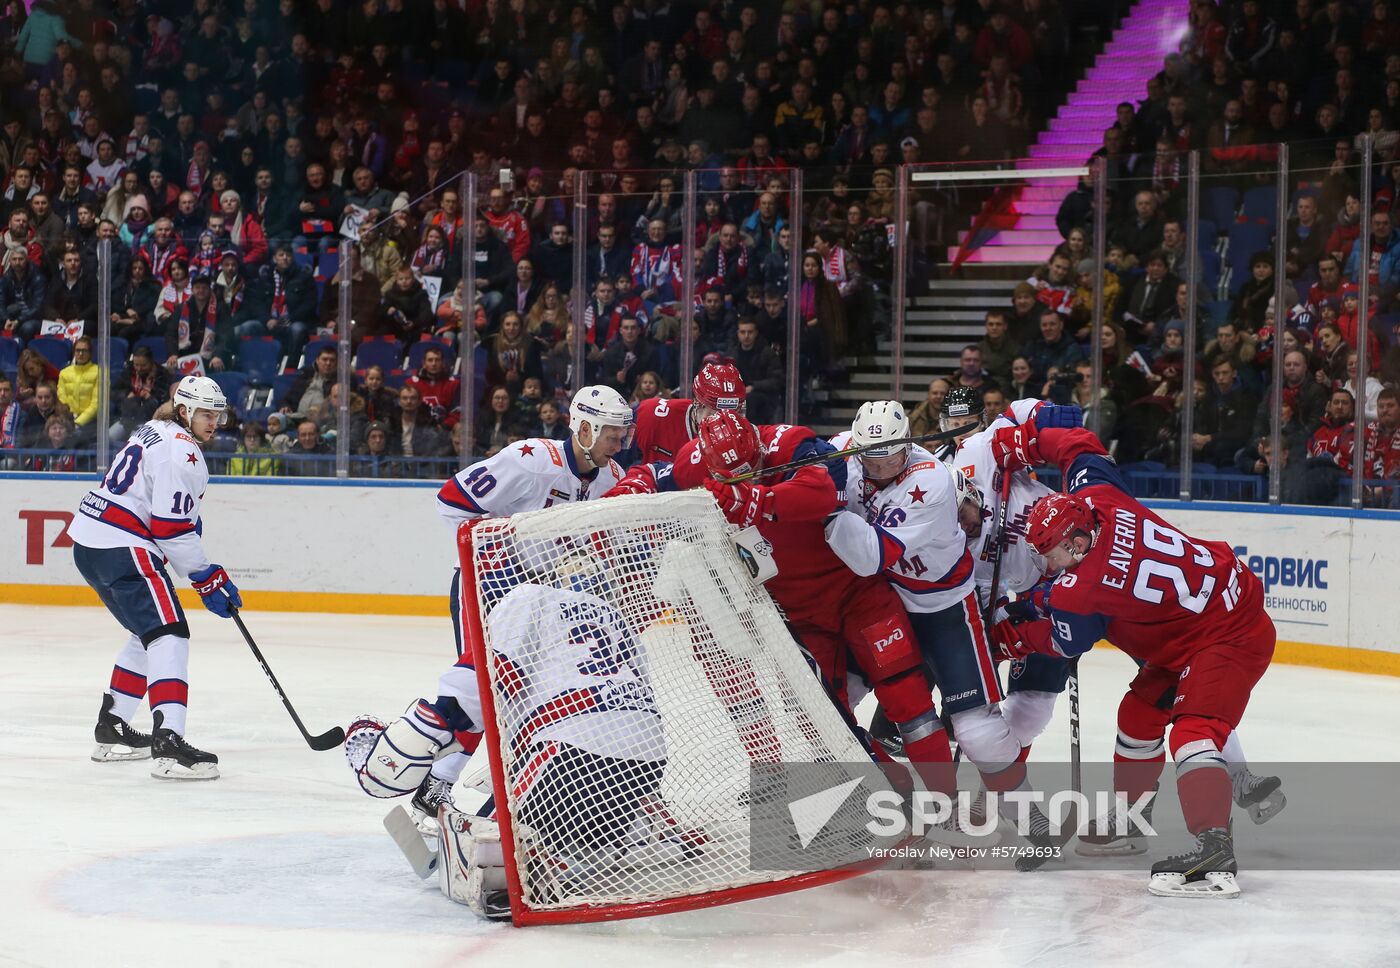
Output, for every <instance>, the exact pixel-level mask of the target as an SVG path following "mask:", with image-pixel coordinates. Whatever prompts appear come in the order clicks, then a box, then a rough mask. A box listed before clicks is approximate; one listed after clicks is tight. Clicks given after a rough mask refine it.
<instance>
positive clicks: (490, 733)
mask: <svg viewBox="0 0 1400 968" xmlns="http://www.w3.org/2000/svg"><path fill="white" fill-rule="evenodd" d="M483 520H484V519H482V518H477V519H475V520H471V521H464V522H462V524H461V525H460V526H459V527H458V529H457V554H458V558H459V559H460V564H461V567H462V580H461V583H460V594H461V596H462V598H461V602H460V605H461V614H462V636H463V638H465V639H466V642H464V643H463V647H464V649H470V650H471V655H472V661H473V663H474V664H475V665H476V683H477V689H478V690H480V695H481V710H482V715H483V716H484V718H485V722H484V723H482V728H483V730H484V733H485V736H486V752H487V756H488V757H489V759H490V764H491V792H492V794H493V795H494V797H495V801H496V823H497V825H498V826H499V828H500V833H501V853H502V855H503V856H504V859H505V868H506V886H507V888H508V889H509V893H510V918H511V923H512V924H514V925H515V926H516V927H517V928H523V927H528V926H530V925H538V924H581V923H590V922H598V921H622V920H626V919H628V918H642V917H651V916H653V915H657V914H672V913H675V912H678V911H694V910H697V909H699V908H707V907H718V906H720V905H722V904H733V903H735V902H738V901H752V900H755V899H757V898H762V897H772V896H773V895H776V894H787V893H789V892H791V891H800V890H803V889H805V888H809V887H820V886H821V885H823V884H833V883H836V882H837V881H843V880H846V879H848V878H852V877H859V876H860V875H861V874H868V873H871V872H872V871H876V870H879V869H880V868H881V867H883V866H884V862H883V861H877V860H873V859H872V860H869V861H861V862H858V863H855V864H850V865H847V866H845V867H837V868H833V869H831V870H822V871H811V872H808V873H805V874H794V875H792V876H791V877H784V878H779V879H777V880H772V881H763V882H761V883H758V884H747V885H744V886H742V887H732V888H727V889H724V890H718V891H710V892H708V893H703V894H687V895H683V896H681V897H669V898H664V899H661V900H656V901H638V902H634V903H626V904H606V905H597V904H594V905H580V906H579V907H577V908H567V909H563V910H548V911H540V910H534V909H532V908H530V907H529V906H528V905H526V904H525V901H524V897H525V892H524V890H523V888H522V885H521V882H520V870H519V868H518V867H517V866H516V852H515V828H514V821H513V819H512V817H511V815H510V810H509V804H510V801H509V800H508V799H507V798H506V782H505V769H504V766H503V763H502V761H501V733H500V729H499V727H498V726H497V720H496V699H495V693H494V691H493V690H492V688H491V679H490V666H489V665H488V664H487V663H488V657H487V655H486V634H485V630H484V629H483V628H482V624H481V607H480V599H479V598H478V596H477V587H476V568H475V566H474V561H475V553H474V552H475V544H474V540H473V534H474V532H475V530H476V527H477V525H479V524H480V523H481V522H482V521H483Z"/></svg>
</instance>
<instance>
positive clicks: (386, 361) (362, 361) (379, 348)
mask: <svg viewBox="0 0 1400 968" xmlns="http://www.w3.org/2000/svg"><path fill="white" fill-rule="evenodd" d="M402 362H403V344H402V343H400V342H399V341H398V340H396V339H394V338H393V337H392V336H371V337H369V338H367V339H366V340H365V341H364V342H363V343H361V344H360V351H359V352H358V353H356V354H355V369H357V370H368V369H369V368H370V367H371V366H377V367H380V368H381V369H383V370H384V371H386V372H387V371H389V370H397V369H398V368H399V365H400V364H401V363H402Z"/></svg>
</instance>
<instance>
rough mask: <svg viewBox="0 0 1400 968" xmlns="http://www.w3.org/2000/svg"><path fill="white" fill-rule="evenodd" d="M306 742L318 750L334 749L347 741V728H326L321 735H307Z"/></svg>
mask: <svg viewBox="0 0 1400 968" xmlns="http://www.w3.org/2000/svg"><path fill="white" fill-rule="evenodd" d="M306 742H307V744H308V745H309V746H310V747H311V748H312V749H313V750H316V751H317V752H324V751H325V750H333V749H335V748H337V747H338V746H340V745H341V744H342V743H344V742H345V730H343V729H341V728H340V727H339V726H337V727H335V728H334V729H328V730H326V731H325V732H324V733H322V734H321V735H320V736H308V737H306Z"/></svg>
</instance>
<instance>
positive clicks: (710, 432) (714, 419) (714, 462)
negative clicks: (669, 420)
mask: <svg viewBox="0 0 1400 968" xmlns="http://www.w3.org/2000/svg"><path fill="white" fill-rule="evenodd" d="M697 439H698V444H699V447H700V459H701V460H702V461H704V463H705V470H706V471H707V472H708V473H709V475H710V476H711V477H713V478H714V479H715V480H717V481H727V480H729V479H731V478H734V477H738V476H739V475H740V474H751V473H753V472H754V471H756V470H758V469H759V468H760V467H762V466H763V449H762V448H761V447H760V446H759V443H758V432H757V431H756V430H754V426H753V424H751V423H749V422H748V420H746V419H745V418H743V417H741V416H739V415H738V414H737V413H733V412H732V411H730V412H724V413H717V414H713V415H712V416H709V417H706V418H705V419H704V420H702V421H701V422H700V433H699V436H698V438H697Z"/></svg>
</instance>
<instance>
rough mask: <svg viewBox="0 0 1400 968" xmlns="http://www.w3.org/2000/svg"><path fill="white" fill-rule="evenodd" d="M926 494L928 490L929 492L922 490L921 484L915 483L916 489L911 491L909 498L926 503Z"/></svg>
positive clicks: (916, 502)
mask: <svg viewBox="0 0 1400 968" xmlns="http://www.w3.org/2000/svg"><path fill="white" fill-rule="evenodd" d="M926 494H928V492H927V491H922V490H920V489H919V486H918V485H917V484H916V485H914V489H913V490H912V491H910V492H909V499H910V500H911V501H913V502H914V503H915V504H923V503H924V496H925V495H926Z"/></svg>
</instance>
